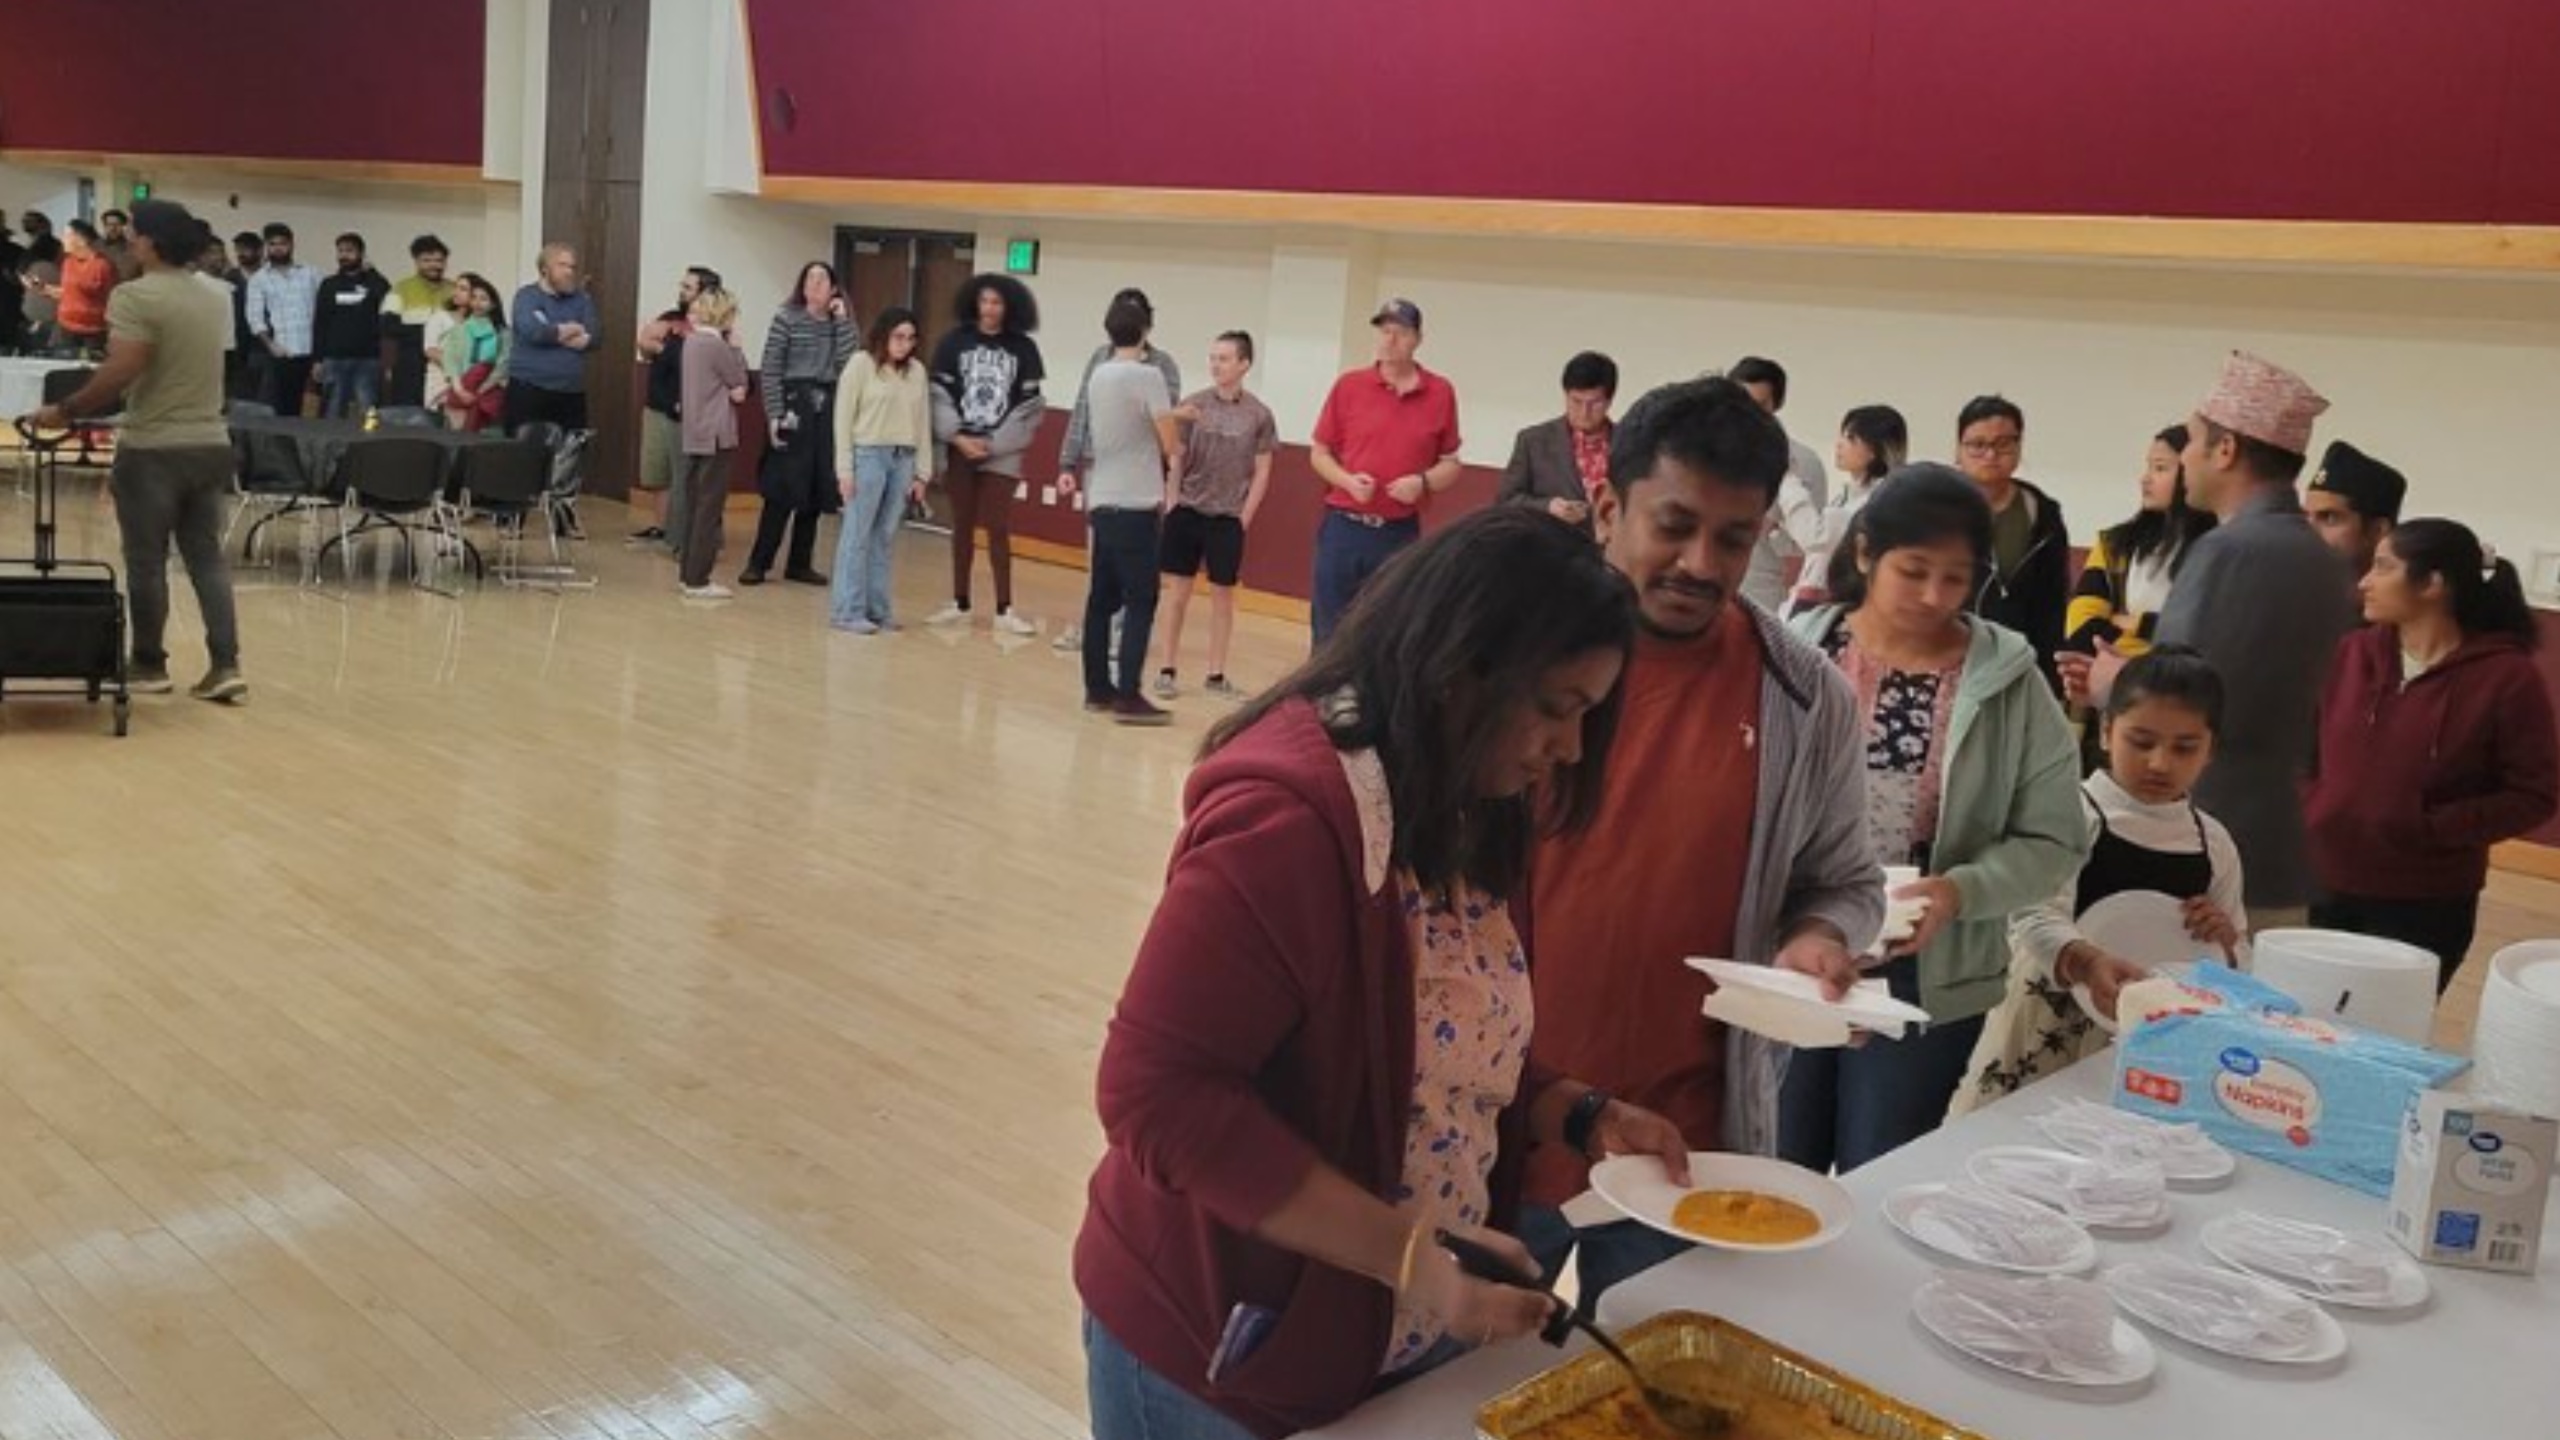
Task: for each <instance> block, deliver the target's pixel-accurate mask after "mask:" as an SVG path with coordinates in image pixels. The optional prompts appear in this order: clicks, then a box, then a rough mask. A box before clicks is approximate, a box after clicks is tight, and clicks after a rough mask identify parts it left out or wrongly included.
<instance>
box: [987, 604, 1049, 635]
mask: <svg viewBox="0 0 2560 1440" xmlns="http://www.w3.org/2000/svg"><path fill="white" fill-rule="evenodd" d="M996 632H997V633H998V634H1001V635H1037V634H1039V633H1040V627H1039V626H1037V625H1034V624H1032V623H1031V622H1030V621H1028V620H1025V619H1023V618H1022V617H1021V616H1019V615H1016V614H1015V613H1013V612H1012V611H1010V610H1007V611H1005V612H1004V613H1003V614H1001V615H998V616H997V617H996Z"/></svg>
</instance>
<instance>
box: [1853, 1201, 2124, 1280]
mask: <svg viewBox="0 0 2560 1440" xmlns="http://www.w3.org/2000/svg"><path fill="white" fill-rule="evenodd" d="M1946 1189H1947V1187H1946V1186H1944V1185H1942V1184H1938V1183H1936V1182H1934V1181H1933V1182H1928V1183H1924V1184H1919V1185H1905V1186H1903V1187H1902V1188H1901V1189H1899V1190H1896V1191H1894V1192H1893V1193H1892V1194H1890V1195H1887V1196H1886V1197H1884V1204H1883V1205H1882V1206H1880V1207H1879V1208H1880V1209H1882V1210H1883V1212H1884V1218H1885V1219H1886V1220H1887V1221H1888V1222H1890V1223H1891V1224H1892V1226H1893V1228H1894V1229H1896V1230H1899V1231H1901V1232H1902V1233H1903V1234H1905V1235H1908V1236H1910V1237H1911V1240H1912V1243H1913V1244H1916V1245H1919V1246H1921V1247H1923V1248H1925V1249H1928V1250H1933V1251H1935V1252H1937V1253H1938V1254H1940V1255H1945V1256H1948V1257H1950V1258H1952V1259H1956V1260H1961V1261H1963V1262H1964V1263H1966V1264H1967V1265H1975V1266H1979V1267H1981V1268H1982V1269H1985V1270H2005V1271H2007V1272H2009V1273H2010V1274H2012V1275H2078V1274H2080V1273H2082V1272H2084V1271H2086V1270H2087V1269H2089V1267H2091V1266H2093V1265H2095V1264H2097V1263H2098V1242H2096V1241H2095V1240H2092V1239H2090V1238H2089V1232H2088V1231H2086V1230H2083V1229H2081V1228H2080V1227H2079V1226H2077V1225H2074V1224H2072V1223H2071V1222H2070V1221H2069V1220H2067V1219H2065V1218H2063V1217H2062V1216H2060V1215H2057V1214H2055V1213H2054V1212H2052V1211H2051V1210H2048V1209H2046V1208H2045V1207H2043V1206H2041V1205H2038V1204H2036V1203H2035V1202H2034V1201H2032V1200H2026V1201H2021V1202H2019V1203H2021V1204H2024V1205H2026V1206H2028V1207H2030V1208H2032V1209H2033V1210H2034V1211H2035V1212H2036V1213H2037V1214H2038V1215H2040V1216H2042V1217H2044V1220H2045V1221H2046V1222H2049V1223H2051V1224H2053V1225H2056V1226H2059V1227H2061V1228H2062V1229H2064V1230H2068V1231H2070V1232H2071V1245H2070V1249H2069V1250H2068V1251H2067V1252H2066V1253H2065V1254H2064V1255H2063V1256H2062V1258H2061V1259H2059V1260H2056V1261H2054V1262H2053V1263H2052V1264H2050V1265H2022V1264H2019V1263H2018V1262H2016V1261H2014V1260H1997V1259H1993V1258H1991V1257H1989V1256H1986V1255H1977V1254H1975V1253H1973V1252H1972V1251H1971V1250H1969V1249H1966V1248H1965V1247H1964V1246H1962V1245H1960V1244H1954V1243H1941V1241H1940V1240H1938V1239H1933V1238H1931V1237H1930V1236H1928V1235H1925V1234H1923V1233H1921V1229H1920V1227H1919V1225H1918V1224H1917V1223H1915V1222H1916V1221H1917V1220H1918V1219H1919V1216H1920V1213H1921V1211H1922V1210H1924V1209H1925V1208H1926V1207H1927V1205H1928V1203H1929V1201H1930V1200H1931V1199H1932V1198H1933V1197H1935V1196H1938V1195H1942V1194H1944V1193H1946ZM1950 1238H1951V1237H1950Z"/></svg>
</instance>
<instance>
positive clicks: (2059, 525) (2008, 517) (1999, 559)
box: [1956, 395, 2071, 683]
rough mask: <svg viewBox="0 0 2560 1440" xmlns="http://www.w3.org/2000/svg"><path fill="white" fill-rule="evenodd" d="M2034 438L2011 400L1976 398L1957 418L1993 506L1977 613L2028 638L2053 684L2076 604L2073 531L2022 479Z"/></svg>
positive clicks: (1963, 451)
mask: <svg viewBox="0 0 2560 1440" xmlns="http://www.w3.org/2000/svg"><path fill="white" fill-rule="evenodd" d="M2026 436H2027V416H2026V412H2025V411H2023V410H2020V409H2019V408H2018V407H2017V405H2016V404H2015V403H2014V402H2012V401H2010V400H2008V399H2007V398H2005V397H2003V396H1999V395H1980V396H1976V397H1975V398H1974V399H1973V400H1971V401H1970V402H1968V403H1967V404H1966V405H1965V407H1964V410H1963V412H1962V413H1960V414H1959V415H1957V416H1956V452H1957V456H1958V458H1959V460H1960V461H1961V462H1962V464H1963V467H1964V473H1965V474H1967V475H1970V476H1972V477H1973V483H1974V484H1976V485H1979V486H1981V487H1982V498H1984V499H1985V500H1988V501H1990V502H1991V551H1992V564H1991V573H1990V574H1989V575H1986V576H1984V577H1983V581H1982V592H1981V594H1980V595H1979V596H1978V597H1976V599H1975V602H1974V610H1975V612H1976V613H1977V614H1979V615H1981V616H1982V618H1984V619H1985V620H1990V621H1994V622H1997V623H1998V624H2002V625H2006V626H2008V627H2009V628H2010V629H2012V630H2015V631H2017V632H2018V633H2019V634H2021V635H2024V636H2026V637H2027V642H2028V643H2029V644H2031V645H2033V646H2035V647H2036V668H2038V669H2040V670H2042V671H2044V676H2045V680H2046V681H2047V682H2048V683H2052V682H2053V680H2054V671H2053V655H2054V652H2055V651H2057V650H2059V649H2061V648H2062V620H2063V612H2064V611H2065V610H2067V609H2069V608H2070V605H2071V529H2070V527H2069V526H2067V525H2065V524H2064V523H2063V520H2062V505H2061V502H2059V501H2057V500H2055V499H2054V498H2053V497H2052V496H2050V495H2047V494H2046V493H2044V492H2043V491H2042V490H2039V489H2037V488H2036V487H2035V486H2033V485H2030V484H2028V483H2027V482H2026V481H2024V480H2021V479H2019V478H2018V458H2019V455H2020V452H2021V449H2022V447H2023V446H2024V445H2025V443H2026Z"/></svg>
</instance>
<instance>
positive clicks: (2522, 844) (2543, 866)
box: [2489, 840, 2560, 880]
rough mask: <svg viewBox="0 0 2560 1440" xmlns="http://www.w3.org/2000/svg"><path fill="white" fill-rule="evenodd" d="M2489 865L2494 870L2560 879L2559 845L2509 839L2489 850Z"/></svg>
mask: <svg viewBox="0 0 2560 1440" xmlns="http://www.w3.org/2000/svg"><path fill="white" fill-rule="evenodd" d="M2489 866H2490V868H2491V869H2494V870H2507V871H2512V872H2514V873H2515V874H2518V875H2531V876H2533V877H2534V878H2535V879H2538V880H2560V845H2536V844H2534V843H2533V842H2532V841H2530V840H2510V841H2508V842H2507V843H2506V844H2504V845H2499V846H2496V847H2494V848H2492V849H2491V850H2490V851H2489Z"/></svg>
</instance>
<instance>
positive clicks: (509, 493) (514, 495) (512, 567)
mask: <svg viewBox="0 0 2560 1440" xmlns="http://www.w3.org/2000/svg"><path fill="white" fill-rule="evenodd" d="M457 488H458V489H459V490H460V491H461V500H460V502H459V503H460V505H461V507H462V509H463V510H465V511H481V512H485V513H486V514H488V515H489V516H490V517H491V518H493V519H494V520H496V521H497V523H498V562H497V564H496V565H495V566H494V567H492V569H493V570H494V571H495V573H496V575H497V577H498V580H499V583H501V584H504V585H549V584H556V583H559V582H560V579H561V567H560V565H559V564H558V563H557V562H558V558H559V557H558V552H559V542H558V540H557V538H556V537H555V538H554V540H553V542H552V551H553V560H554V563H553V564H552V565H550V566H545V567H539V568H535V569H527V568H526V566H525V564H524V530H525V524H526V522H527V521H529V520H530V519H532V518H533V517H534V516H535V515H538V514H541V513H543V508H544V502H545V498H546V496H547V495H548V494H549V492H550V488H551V451H550V450H549V449H547V448H546V447H544V446H543V445H542V444H541V443H540V442H538V441H535V440H528V439H524V438H521V437H520V438H517V439H514V440H505V441H493V442H491V443H489V444H485V445H474V446H471V447H470V448H468V449H466V450H464V451H463V452H462V474H461V477H460V479H459V481H458V484H457ZM569 578H571V579H575V578H576V577H575V576H574V575H571V576H570V577H569Z"/></svg>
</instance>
